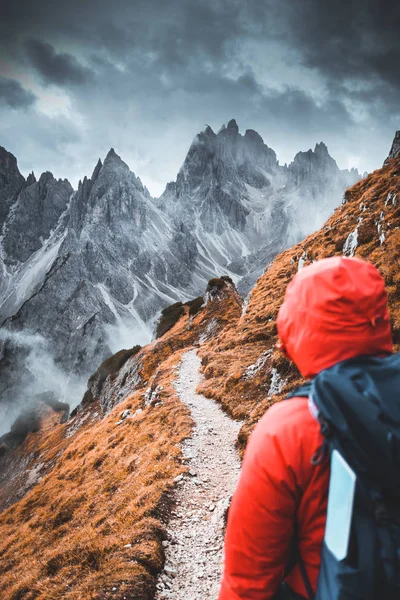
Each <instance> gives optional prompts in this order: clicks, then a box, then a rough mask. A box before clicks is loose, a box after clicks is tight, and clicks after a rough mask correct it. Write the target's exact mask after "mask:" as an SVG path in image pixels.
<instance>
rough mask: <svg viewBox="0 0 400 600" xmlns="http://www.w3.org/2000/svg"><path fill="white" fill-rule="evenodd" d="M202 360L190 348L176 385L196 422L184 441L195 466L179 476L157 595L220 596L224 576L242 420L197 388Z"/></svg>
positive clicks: (177, 599) (181, 598) (209, 599)
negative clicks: (226, 527) (227, 518)
mask: <svg viewBox="0 0 400 600" xmlns="http://www.w3.org/2000/svg"><path fill="white" fill-rule="evenodd" d="M200 364H201V361H200V359H199V357H198V356H197V354H196V351H195V350H190V351H189V352H186V354H184V355H183V358H182V362H181V364H180V367H179V372H178V379H177V381H176V384H175V387H176V390H177V392H178V394H179V396H180V398H181V400H182V401H183V402H184V403H185V404H186V405H187V406H189V408H190V410H191V413H192V417H193V420H194V422H195V426H194V428H193V433H192V436H191V438H189V439H188V440H186V441H185V442H184V443H183V445H182V450H183V455H184V460H185V462H186V463H187V464H188V466H189V469H190V470H189V473H187V474H185V475H180V476H179V477H178V478H177V484H176V491H175V502H174V510H173V512H172V515H171V519H170V521H169V524H168V540H166V541H164V542H163V545H164V547H165V553H166V563H165V567H164V570H163V571H162V573H161V574H160V576H159V578H158V583H157V595H156V600H164V599H167V598H170V599H173V600H216V599H217V596H218V590H219V585H220V581H221V575H222V567H223V537H224V521H225V514H226V511H227V508H228V506H229V501H230V498H231V496H232V494H233V492H234V490H235V487H236V483H237V479H238V476H239V471H240V461H239V456H238V453H237V451H236V450H235V442H236V439H237V436H238V433H239V429H240V426H241V423H239V422H237V421H233V420H232V419H230V418H229V417H228V416H227V415H226V414H225V413H224V412H223V411H222V409H221V408H220V406H219V405H218V404H217V403H216V402H214V401H213V400H209V399H208V398H206V397H205V396H203V395H201V394H197V393H196V389H197V386H198V385H199V383H200V381H201V378H202V375H201V374H200V372H199V368H200Z"/></svg>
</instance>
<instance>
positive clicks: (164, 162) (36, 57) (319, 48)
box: [0, 0, 400, 185]
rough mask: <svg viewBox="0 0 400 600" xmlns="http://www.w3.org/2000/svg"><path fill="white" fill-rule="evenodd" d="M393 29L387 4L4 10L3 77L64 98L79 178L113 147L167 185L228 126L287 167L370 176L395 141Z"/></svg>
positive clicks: (124, 0) (26, 1) (29, 5)
mask: <svg viewBox="0 0 400 600" xmlns="http://www.w3.org/2000/svg"><path fill="white" fill-rule="evenodd" d="M399 20H400V3H397V2H393V1H392V2H389V1H387V0H348V1H347V2H344V1H340V0H325V1H324V2H322V1H321V0H297V1H296V2H294V1H293V0H248V1H246V2H243V1H242V0H202V1H201V2H199V1H198V0H169V1H168V2H165V1H164V0H134V1H132V0H114V1H113V3H112V4H110V2H109V0H88V1H87V2H82V1H81V0H69V2H54V0H36V2H32V1H31V0H13V1H11V0H5V1H4V0H3V2H2V3H1V6H0V46H1V45H2V46H3V50H4V52H3V55H4V56H5V57H6V62H7V61H8V64H9V65H13V66H12V67H11V66H10V67H9V70H8V72H7V77H12V78H13V77H15V78H16V79H18V77H17V74H14V72H13V71H12V70H11V71H10V69H14V68H15V69H16V70H18V68H19V69H20V70H23V69H24V68H25V69H26V68H27V65H29V69H30V75H33V77H34V78H35V81H36V84H37V83H38V81H39V83H40V85H41V86H42V88H43V89H45V91H48V92H52V91H53V90H52V88H51V87H48V88H46V86H44V85H43V84H46V85H47V84H49V83H52V84H56V85H57V89H56V92H57V93H60V94H61V95H62V94H63V93H64V94H65V96H66V97H67V100H68V102H69V104H68V102H67V101H66V102H67V104H68V106H69V108H68V110H67V111H66V112H65V113H64V116H65V119H67V120H68V118H69V119H70V120H71V123H73V124H74V127H76V128H78V129H79V128H81V132H82V135H81V136H78V137H80V141H79V142H76V144H75V145H74V144H73V143H71V144H65V152H69V153H70V154H69V155H68V160H69V162H70V163H71V164H78V165H79V168H80V169H82V171H80V172H79V176H83V175H84V174H85V171H84V169H85V170H86V169H87V170H91V169H92V165H90V167H88V166H87V164H86V156H90V155H91V154H93V155H94V157H93V159H92V160H94V158H97V156H98V154H99V153H102V152H104V151H107V148H106V146H107V145H113V146H114V145H115V146H117V147H118V149H119V152H120V153H121V154H122V155H124V154H126V153H128V154H130V155H131V156H133V157H134V160H135V161H139V163H140V164H139V167H140V173H141V174H142V178H143V179H145V178H146V175H149V177H150V179H153V180H157V181H159V180H160V179H163V178H164V177H168V178H172V177H174V174H175V172H176V170H177V169H178V168H179V166H180V163H181V161H182V160H183V158H184V154H185V151H186V149H187V147H188V144H189V142H190V139H191V138H192V137H193V136H194V135H195V133H196V132H197V129H198V127H199V126H200V125H201V124H202V123H204V122H212V124H213V126H214V127H218V126H219V125H221V124H222V123H223V122H226V121H227V120H229V118H231V117H236V119H237V120H238V122H239V125H241V126H242V127H251V128H254V129H258V130H259V131H260V133H261V134H262V135H263V137H264V138H265V140H266V142H267V143H268V144H269V145H271V146H272V147H274V148H275V149H276V150H277V151H278V155H279V152H283V153H284V154H285V156H284V160H287V159H288V156H289V155H290V153H291V152H292V156H293V155H294V153H295V152H296V151H297V150H300V149H307V148H308V147H309V146H312V145H314V144H315V142H316V141H321V140H324V141H326V142H327V143H328V145H329V147H330V149H332V154H335V153H336V154H335V157H338V158H339V159H340V158H343V162H345V163H346V166H347V164H348V163H350V161H351V160H353V158H354V159H356V160H358V159H359V166H360V167H361V168H362V169H364V168H368V169H371V168H373V167H374V166H377V165H379V163H380V162H381V161H382V160H383V159H384V158H385V153H386V152H387V150H388V148H389V146H390V142H391V137H392V136H393V133H394V129H396V128H399V127H400V73H399V70H400V66H399V65H400V60H399V48H400V47H399V41H398V40H399V33H400V28H399V26H400V23H399ZM0 49H1V48H0ZM38 78H39V79H38ZM21 81H23V82H24V83H23V85H24V86H25V80H24V79H21ZM33 90H34V92H35V93H36V88H33ZM38 95H40V93H39V91H38ZM52 101H54V102H55V100H54V98H53V100H52ZM44 102H45V100H43V99H42V104H41V106H43V103H44ZM49 102H50V101H49ZM68 111H69V112H68ZM52 114H53V113H52V112H51V111H50V112H49V116H50V117H51V118H53V117H52ZM36 131H37V130H35V132H36ZM84 133H85V134H84ZM87 133H89V135H86V134H87ZM39 137H40V136H39ZM38 144H40V139H39V140H38ZM166 148H167V150H166ZM58 151H59V152H60V150H58ZM59 160H60V164H61V162H62V160H63V156H62V155H61V153H60V155H59ZM363 161H364V162H363ZM67 162H68V161H67ZM143 165H144V166H143ZM139 167H138V169H139ZM142 168H143V169H144V173H143V172H142V171H141V169H142ZM146 169H148V172H147V171H146ZM160 185H161V184H160Z"/></svg>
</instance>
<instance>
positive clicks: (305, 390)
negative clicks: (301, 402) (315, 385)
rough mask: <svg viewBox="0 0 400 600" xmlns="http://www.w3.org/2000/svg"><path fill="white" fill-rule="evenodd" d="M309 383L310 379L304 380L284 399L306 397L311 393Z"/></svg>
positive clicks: (310, 382)
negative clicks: (304, 381)
mask: <svg viewBox="0 0 400 600" xmlns="http://www.w3.org/2000/svg"><path fill="white" fill-rule="evenodd" d="M311 384H312V381H311V380H310V381H306V383H303V385H300V386H299V387H297V388H295V389H294V390H293V391H291V392H290V393H289V394H288V395H287V396H286V398H285V400H290V399H291V398H308V397H309V396H310V393H311Z"/></svg>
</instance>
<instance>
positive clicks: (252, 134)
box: [244, 129, 264, 144]
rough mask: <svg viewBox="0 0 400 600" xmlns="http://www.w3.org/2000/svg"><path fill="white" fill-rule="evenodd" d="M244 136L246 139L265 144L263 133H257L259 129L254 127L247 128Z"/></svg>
mask: <svg viewBox="0 0 400 600" xmlns="http://www.w3.org/2000/svg"><path fill="white" fill-rule="evenodd" d="M244 137H245V138H246V140H250V141H251V142H255V143H256V144H264V140H263V139H262V137H261V135H260V134H259V133H257V131H254V129H246V132H245V134H244Z"/></svg>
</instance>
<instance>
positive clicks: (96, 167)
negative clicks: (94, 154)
mask: <svg viewBox="0 0 400 600" xmlns="http://www.w3.org/2000/svg"><path fill="white" fill-rule="evenodd" d="M102 166H103V163H102V162H101V160H100V158H99V160H98V161H97V164H96V166H95V168H94V171H93V173H92V176H91V178H90V179H91V180H92V181H96V179H97V177H98V176H99V173H100V170H101V167H102Z"/></svg>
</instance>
